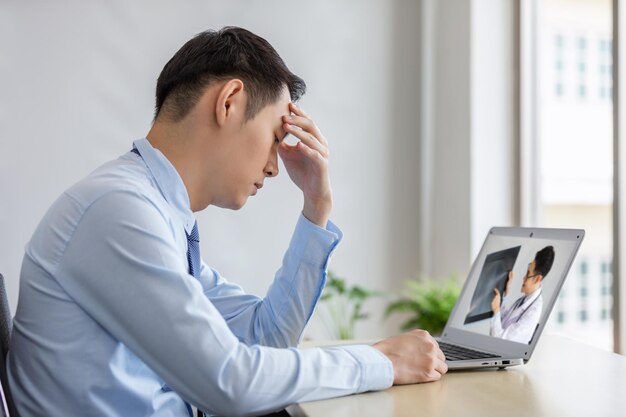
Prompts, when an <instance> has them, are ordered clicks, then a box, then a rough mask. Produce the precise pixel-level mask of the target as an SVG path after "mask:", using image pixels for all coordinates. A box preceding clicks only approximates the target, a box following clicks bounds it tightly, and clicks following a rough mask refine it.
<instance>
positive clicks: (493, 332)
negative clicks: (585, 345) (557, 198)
mask: <svg viewBox="0 0 626 417" xmlns="http://www.w3.org/2000/svg"><path fill="white" fill-rule="evenodd" d="M488 243H489V244H488V245H486V247H485V248H484V249H483V251H484V255H482V257H481V258H479V259H478V260H477V262H478V263H477V265H478V267H477V268H475V269H474V270H473V276H471V277H469V280H470V282H469V283H468V286H467V288H465V289H464V291H463V293H462V295H461V299H459V306H458V308H457V310H456V312H455V317H451V318H450V319H451V324H452V325H453V326H454V327H457V328H460V329H463V330H468V331H472V332H476V333H481V334H485V335H490V336H493V337H498V338H502V339H506V340H510V341H514V342H518V343H523V344H528V343H530V342H531V341H532V339H533V336H534V334H535V331H536V329H537V328H538V326H539V323H541V322H543V321H545V320H546V319H547V313H548V312H547V310H548V306H550V305H551V304H552V301H553V299H554V298H556V296H557V295H558V294H557V288H558V287H559V281H560V280H561V277H562V275H563V271H564V269H565V266H566V263H567V261H568V260H569V259H570V257H571V256H572V254H573V251H574V245H573V244H572V243H571V242H567V241H549V240H546V239H519V238H518V239H512V238H510V237H507V238H502V239H500V238H499V237H498V238H494V239H492V240H491V241H490V242H488Z"/></svg>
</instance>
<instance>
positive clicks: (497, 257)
mask: <svg viewBox="0 0 626 417" xmlns="http://www.w3.org/2000/svg"><path fill="white" fill-rule="evenodd" d="M520 248H521V246H515V247H513V248H509V249H504V250H501V251H498V252H494V253H491V254H489V255H487V257H486V258H485V264H484V265H483V269H482V271H481V272H480V277H479V278H478V283H477V284H476V289H475V290H474V295H473V296H472V302H471V304H470V309H469V313H468V314H467V316H466V317H465V322H464V324H467V323H473V322H475V321H479V320H484V319H488V318H491V317H492V316H493V312H492V311H491V301H492V300H493V297H494V295H495V293H494V292H493V289H494V288H497V289H498V290H499V291H500V294H504V287H505V286H506V281H507V279H508V276H509V271H511V270H512V269H513V265H515V261H516V260H517V255H518V254H519V251H520Z"/></svg>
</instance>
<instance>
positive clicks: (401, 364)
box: [373, 330, 448, 385]
mask: <svg viewBox="0 0 626 417" xmlns="http://www.w3.org/2000/svg"><path fill="white" fill-rule="evenodd" d="M373 347H374V348H375V349H378V350H379V351H381V352H382V353H383V354H384V355H385V356H387V357H388V358H389V360H391V363H392V364H393V373H394V377H393V384H394V385H404V384H416V383H420V382H431V381H437V380H439V379H440V378H441V375H443V374H445V373H446V372H448V365H446V358H445V356H444V355H443V352H442V351H441V349H439V344H438V343H437V341H436V340H435V339H433V337H432V336H431V335H430V334H429V333H428V332H427V331H425V330H411V331H410V332H407V333H403V334H401V335H398V336H394V337H390V338H388V339H385V340H382V341H380V342H378V343H376V344H374V346H373Z"/></svg>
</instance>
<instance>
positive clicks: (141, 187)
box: [64, 156, 160, 208]
mask: <svg viewBox="0 0 626 417" xmlns="http://www.w3.org/2000/svg"><path fill="white" fill-rule="evenodd" d="M117 193H131V194H136V195H137V196H141V197H143V198H149V199H159V197H160V193H159V192H158V188H157V187H156V184H155V182H154V179H153V178H152V177H151V176H150V173H149V171H148V169H147V168H146V166H145V165H144V164H143V163H142V162H140V161H137V160H133V159H132V157H127V156H122V157H120V158H118V159H114V160H112V161H109V162H107V163H105V164H103V165H102V166H100V167H98V168H97V169H95V170H94V171H93V172H92V173H91V174H89V175H88V176H86V177H85V178H83V179H82V180H80V181H79V182H77V183H76V184H74V185H73V186H71V187H70V188H69V189H67V190H66V191H65V193H64V195H65V196H67V197H69V198H71V199H72V200H74V201H75V202H76V203H78V204H79V205H81V206H82V207H83V208H87V207H88V206H90V205H91V204H93V203H94V202H95V201H97V200H98V199H100V198H102V197H103V196H106V195H109V194H117Z"/></svg>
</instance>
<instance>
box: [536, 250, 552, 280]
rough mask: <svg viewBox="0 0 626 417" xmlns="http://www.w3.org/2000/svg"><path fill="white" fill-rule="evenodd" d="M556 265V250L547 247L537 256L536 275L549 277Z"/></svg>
mask: <svg viewBox="0 0 626 417" xmlns="http://www.w3.org/2000/svg"><path fill="white" fill-rule="evenodd" d="M553 263H554V248H553V247H552V246H546V247H545V248H543V249H541V250H540V251H539V252H537V254H536V255H535V274H541V275H542V276H543V278H545V277H546V275H548V272H550V269H552V264H553Z"/></svg>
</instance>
